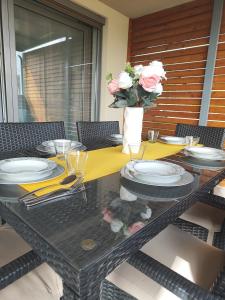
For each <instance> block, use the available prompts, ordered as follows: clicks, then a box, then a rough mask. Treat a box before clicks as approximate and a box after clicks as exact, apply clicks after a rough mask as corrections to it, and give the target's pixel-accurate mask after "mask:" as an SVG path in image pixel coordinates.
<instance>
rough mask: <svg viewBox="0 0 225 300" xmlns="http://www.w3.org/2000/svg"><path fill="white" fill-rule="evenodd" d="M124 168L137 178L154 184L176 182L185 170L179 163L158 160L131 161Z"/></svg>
mask: <svg viewBox="0 0 225 300" xmlns="http://www.w3.org/2000/svg"><path fill="white" fill-rule="evenodd" d="M126 168H127V169H128V170H129V171H131V172H132V175H133V176H134V177H136V178H137V179H140V180H144V181H145V182H150V183H154V184H161V183H162V184H165V183H173V182H176V181H178V180H179V179H180V177H181V175H183V174H184V172H185V169H184V168H182V167H181V166H179V165H176V164H173V163H170V162H164V161H158V160H140V161H131V162H129V163H128V164H127V165H126Z"/></svg>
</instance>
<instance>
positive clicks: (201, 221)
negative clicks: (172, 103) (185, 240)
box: [174, 124, 225, 246]
mask: <svg viewBox="0 0 225 300" xmlns="http://www.w3.org/2000/svg"><path fill="white" fill-rule="evenodd" d="M176 135H177V136H187V135H193V136H199V137H200V143H202V144H204V145H205V146H209V147H214V148H221V147H223V143H224V137H225V128H216V127H205V126H194V125H187V124H177V127H176ZM224 218H225V204H224V199H222V198H221V197H218V196H215V195H212V194H210V195H205V197H201V203H197V204H195V205H194V206H193V207H191V208H190V209H189V210H188V211H186V212H185V213H184V214H183V215H182V216H181V217H180V218H179V219H177V220H176V222H175V223H174V224H175V225H177V226H178V227H179V228H180V229H181V230H183V231H186V232H190V233H192V234H193V235H195V236H196V237H198V238H200V239H202V240H204V241H207V240H208V242H209V243H210V244H211V243H212V242H213V243H214V245H217V246H218V245H221V242H220V241H219V240H218V239H219V234H218V233H217V234H216V235H215V237H213V235H214V233H215V232H220V231H221V228H222V224H223V222H224Z"/></svg>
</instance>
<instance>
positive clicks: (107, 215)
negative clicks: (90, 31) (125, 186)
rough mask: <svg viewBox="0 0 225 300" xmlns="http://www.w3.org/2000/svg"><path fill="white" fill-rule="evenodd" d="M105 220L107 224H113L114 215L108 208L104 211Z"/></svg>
mask: <svg viewBox="0 0 225 300" xmlns="http://www.w3.org/2000/svg"><path fill="white" fill-rule="evenodd" d="M102 213H103V220H104V221H106V222H107V223H111V222H112V213H111V211H110V210H108V208H104V209H103V211H102Z"/></svg>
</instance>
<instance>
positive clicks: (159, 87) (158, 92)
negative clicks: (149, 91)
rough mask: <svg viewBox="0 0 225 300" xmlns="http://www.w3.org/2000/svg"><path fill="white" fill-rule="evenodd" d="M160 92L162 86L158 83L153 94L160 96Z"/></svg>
mask: <svg viewBox="0 0 225 300" xmlns="http://www.w3.org/2000/svg"><path fill="white" fill-rule="evenodd" d="M162 92H163V86H162V84H161V83H158V84H157V85H156V88H155V89H154V91H153V93H156V94H159V95H161V94H162Z"/></svg>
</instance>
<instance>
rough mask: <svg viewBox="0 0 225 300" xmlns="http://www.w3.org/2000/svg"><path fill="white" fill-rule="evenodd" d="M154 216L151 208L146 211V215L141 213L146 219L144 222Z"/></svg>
mask: <svg viewBox="0 0 225 300" xmlns="http://www.w3.org/2000/svg"><path fill="white" fill-rule="evenodd" d="M151 216H152V210H151V208H149V207H148V208H147V209H146V212H145V213H141V217H142V218H143V219H144V220H147V219H150V218H151Z"/></svg>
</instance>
